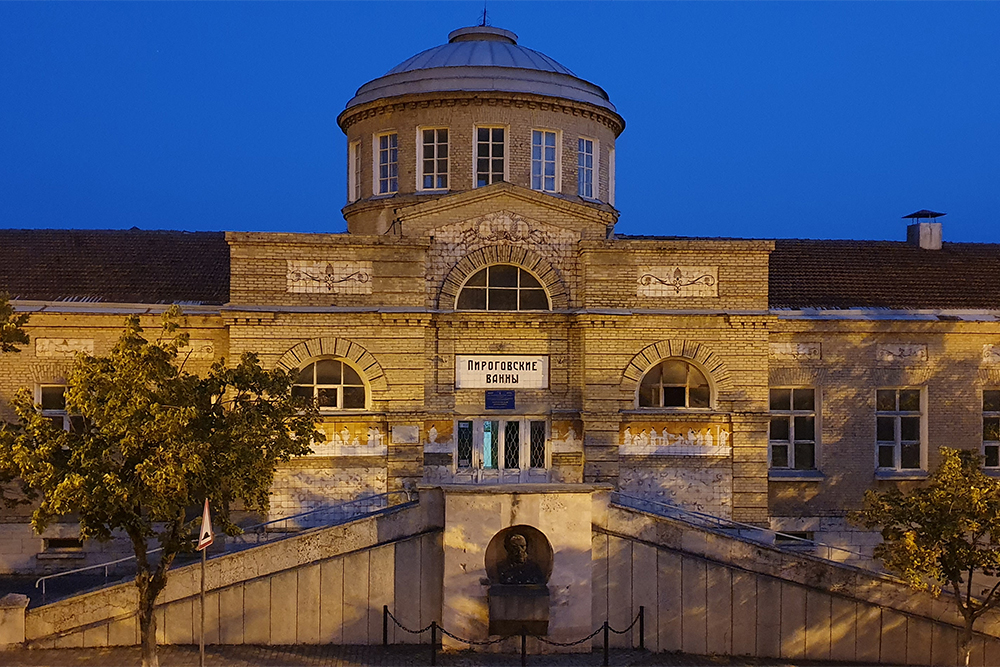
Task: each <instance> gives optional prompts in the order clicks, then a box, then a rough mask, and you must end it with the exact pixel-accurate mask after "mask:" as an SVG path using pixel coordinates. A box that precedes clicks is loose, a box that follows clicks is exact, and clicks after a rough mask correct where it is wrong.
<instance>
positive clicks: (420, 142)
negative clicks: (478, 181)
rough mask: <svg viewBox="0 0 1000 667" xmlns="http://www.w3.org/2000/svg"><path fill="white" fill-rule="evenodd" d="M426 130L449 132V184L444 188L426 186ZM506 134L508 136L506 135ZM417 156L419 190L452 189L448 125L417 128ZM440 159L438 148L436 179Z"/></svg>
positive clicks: (435, 137)
mask: <svg viewBox="0 0 1000 667" xmlns="http://www.w3.org/2000/svg"><path fill="white" fill-rule="evenodd" d="M426 130H433V131H434V132H435V133H436V132H437V131H439V130H445V131H447V132H448V140H447V141H446V142H445V143H444V145H445V146H446V147H447V149H448V156H447V157H446V158H445V159H446V160H447V161H448V170H447V171H446V172H445V173H444V176H445V179H446V180H447V182H448V184H447V185H446V186H445V187H443V188H439V187H432V188H427V187H424V132H425V131H426ZM504 136H506V135H504ZM434 139H435V142H434V145H435V146H440V145H441V144H440V143H438V142H437V134H435V135H434ZM416 156H417V169H416V172H417V182H416V186H417V192H447V191H448V190H450V189H451V128H449V127H447V126H446V125H427V126H421V127H418V128H417V152H416ZM439 159H440V158H438V157H437V149H435V157H434V161H435V172H434V176H435V181H436V179H437V176H440V174H439V173H438V172H437V171H436V163H437V161H438V160H439Z"/></svg>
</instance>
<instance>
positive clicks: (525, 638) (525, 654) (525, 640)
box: [521, 628, 528, 667]
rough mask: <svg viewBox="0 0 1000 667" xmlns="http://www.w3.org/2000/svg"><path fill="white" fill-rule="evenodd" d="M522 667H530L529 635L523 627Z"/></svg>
mask: <svg viewBox="0 0 1000 667" xmlns="http://www.w3.org/2000/svg"><path fill="white" fill-rule="evenodd" d="M521 667H528V635H527V634H525V632H524V628H521Z"/></svg>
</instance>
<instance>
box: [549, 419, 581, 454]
mask: <svg viewBox="0 0 1000 667" xmlns="http://www.w3.org/2000/svg"><path fill="white" fill-rule="evenodd" d="M582 433H583V424H581V423H580V422H579V421H553V422H552V432H551V443H552V453H553V454H570V453H573V452H578V453H579V452H582V451H583V438H581V437H580V436H581V434H582Z"/></svg>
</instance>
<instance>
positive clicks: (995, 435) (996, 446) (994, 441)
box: [983, 389, 1000, 468]
mask: <svg viewBox="0 0 1000 667" xmlns="http://www.w3.org/2000/svg"><path fill="white" fill-rule="evenodd" d="M983 465H985V466H986V467H987V468H1000V389H984V390H983Z"/></svg>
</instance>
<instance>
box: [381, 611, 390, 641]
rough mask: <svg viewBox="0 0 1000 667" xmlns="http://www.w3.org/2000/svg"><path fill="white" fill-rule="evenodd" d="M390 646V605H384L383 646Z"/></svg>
mask: <svg viewBox="0 0 1000 667" xmlns="http://www.w3.org/2000/svg"><path fill="white" fill-rule="evenodd" d="M388 645H389V605H387V604H384V605H382V646H388Z"/></svg>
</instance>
